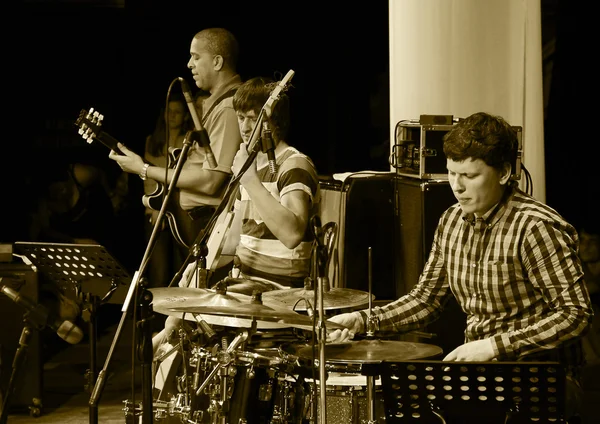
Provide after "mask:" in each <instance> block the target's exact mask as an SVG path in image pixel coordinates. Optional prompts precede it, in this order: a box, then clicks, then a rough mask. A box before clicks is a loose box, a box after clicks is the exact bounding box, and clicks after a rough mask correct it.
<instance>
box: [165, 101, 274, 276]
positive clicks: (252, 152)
mask: <svg viewBox="0 0 600 424" xmlns="http://www.w3.org/2000/svg"><path fill="white" fill-rule="evenodd" d="M263 111H264V108H263V109H262V110H261V111H260V113H259V115H258V118H257V120H256V124H255V125H254V128H253V132H252V135H251V136H250V141H249V142H248V153H249V155H248V159H246V162H245V163H244V164H243V165H242V168H241V169H240V172H239V173H238V175H237V176H235V177H234V178H233V179H232V180H231V181H230V182H229V185H228V186H227V189H226V190H225V194H224V195H223V199H221V202H220V203H219V205H218V206H217V208H216V209H215V211H214V212H213V215H212V217H211V218H210V220H209V222H208V224H206V227H205V228H204V229H203V230H201V231H200V232H199V233H198V236H197V237H196V239H195V240H194V242H193V243H192V245H191V246H190V249H189V253H188V256H187V258H186V259H185V260H184V261H183V265H182V266H181V268H180V269H179V271H177V273H176V274H175V275H174V276H173V279H172V280H171V282H170V283H169V287H171V286H173V285H174V284H175V283H176V282H177V281H179V280H180V279H181V277H182V275H183V273H184V271H185V270H186V268H187V265H188V264H189V263H191V262H192V258H193V257H195V258H197V257H198V256H197V254H198V252H200V253H201V254H203V255H204V256H203V258H204V265H203V266H204V267H206V256H207V255H208V246H207V245H206V239H207V237H208V235H209V234H210V233H211V231H212V229H213V227H214V225H215V223H216V221H217V218H218V217H219V216H220V215H221V213H222V212H223V210H224V209H225V206H226V205H228V204H229V200H230V198H231V196H232V195H233V193H235V191H236V189H237V188H238V186H239V183H240V179H241V178H242V175H244V173H245V172H246V170H247V169H248V168H249V167H250V165H251V164H252V162H253V161H254V159H256V156H257V155H258V151H259V150H260V147H261V145H260V144H259V143H258V142H259V141H260V140H259V138H260V128H261V126H262V120H263V119H264V118H263V116H264V113H263ZM192 274H193V273H191V272H190V273H189V275H190V278H191V276H192Z"/></svg>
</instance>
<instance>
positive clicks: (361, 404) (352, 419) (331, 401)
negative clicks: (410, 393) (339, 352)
mask: <svg viewBox="0 0 600 424" xmlns="http://www.w3.org/2000/svg"><path fill="white" fill-rule="evenodd" d="M306 385H307V387H306V388H305V389H304V391H305V413H304V418H305V419H306V420H309V421H311V420H316V422H320V417H319V413H320V410H321V409H320V403H321V402H320V395H321V386H320V384H319V381H318V380H317V381H316V382H313V380H312V379H306ZM325 390H326V394H325V405H326V407H327V417H326V418H327V423H328V424H348V423H353V424H354V423H356V424H360V423H365V422H368V420H369V407H370V405H369V403H368V396H367V376H365V375H360V374H344V373H333V372H332V373H329V376H328V377H327V381H326V384H325ZM374 402H375V417H374V418H375V422H378V423H384V422H385V407H384V404H383V394H382V392H381V379H379V378H376V380H375V400H374ZM315 410H316V411H317V413H316V414H315ZM311 422H313V421H311Z"/></svg>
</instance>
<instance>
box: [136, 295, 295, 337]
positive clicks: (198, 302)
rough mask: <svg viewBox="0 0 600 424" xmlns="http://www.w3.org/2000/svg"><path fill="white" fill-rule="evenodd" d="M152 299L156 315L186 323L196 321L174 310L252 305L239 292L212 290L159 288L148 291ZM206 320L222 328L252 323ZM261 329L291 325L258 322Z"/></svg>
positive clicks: (248, 321) (244, 320)
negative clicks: (183, 320)
mask: <svg viewBox="0 0 600 424" xmlns="http://www.w3.org/2000/svg"><path fill="white" fill-rule="evenodd" d="M148 290H149V291H150V292H151V293H152V296H153V300H152V308H153V310H154V311H155V312H158V313H159V314H163V315H169V316H173V317H175V318H180V319H185V320H186V321H196V319H195V318H194V316H193V315H192V314H184V313H183V312H186V311H183V312H182V311H174V310H173V309H172V308H175V307H191V308H198V307H224V308H233V307H237V306H238V305H240V304H242V303H250V301H251V300H252V297H251V296H246V295H245V294H239V293H229V292H223V291H221V290H213V289H197V288H190V287H157V288H151V289H148ZM203 319H204V321H206V322H207V323H209V324H211V325H220V326H224V327H240V328H250V327H251V326H252V320H250V319H238V318H233V317H220V316H214V315H213V316H206V317H203ZM256 327H257V328H259V329H270V328H288V327H290V326H289V325H282V324H278V323H273V322H263V321H261V322H260V323H258V322H257V325H256Z"/></svg>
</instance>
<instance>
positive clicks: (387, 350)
mask: <svg viewBox="0 0 600 424" xmlns="http://www.w3.org/2000/svg"><path fill="white" fill-rule="evenodd" d="M315 349H317V354H318V348H315ZM441 353H442V348H441V347H439V346H435V345H430V344H426V343H412V342H401V341H394V340H372V339H367V340H359V341H351V342H348V343H339V344H336V343H332V344H327V345H325V361H344V362H358V363H379V362H382V361H407V360H411V359H426V358H432V357H434V356H437V355H439V354H441ZM297 356H300V357H302V358H305V359H309V358H312V357H313V347H312V346H305V347H302V348H300V349H298V350H297Z"/></svg>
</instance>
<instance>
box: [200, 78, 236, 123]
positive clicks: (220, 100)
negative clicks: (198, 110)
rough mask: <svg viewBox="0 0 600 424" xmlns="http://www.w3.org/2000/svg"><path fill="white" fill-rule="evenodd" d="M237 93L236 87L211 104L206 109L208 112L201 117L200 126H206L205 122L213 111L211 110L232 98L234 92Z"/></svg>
mask: <svg viewBox="0 0 600 424" xmlns="http://www.w3.org/2000/svg"><path fill="white" fill-rule="evenodd" d="M236 91H237V87H234V88H232V89H231V90H229V91H227V92H226V93H224V94H223V95H222V96H221V97H219V98H218V99H217V100H216V101H215V102H214V103H213V104H212V106H211V107H210V108H209V109H208V112H206V113H205V114H204V116H203V117H202V125H203V126H204V124H206V120H207V119H208V117H209V115H210V113H211V112H212V111H213V109H214V108H215V107H216V106H217V105H218V104H219V103H221V102H222V101H223V100H225V99H227V98H229V97H231V96H233V95H234V94H235V92H236Z"/></svg>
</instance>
